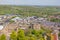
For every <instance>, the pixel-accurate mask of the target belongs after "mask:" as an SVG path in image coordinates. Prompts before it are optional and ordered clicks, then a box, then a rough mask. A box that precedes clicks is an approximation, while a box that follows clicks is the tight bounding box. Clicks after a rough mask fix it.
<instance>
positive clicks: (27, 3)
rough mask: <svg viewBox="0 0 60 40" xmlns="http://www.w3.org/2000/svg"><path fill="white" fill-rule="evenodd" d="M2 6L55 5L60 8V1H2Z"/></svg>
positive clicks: (0, 1) (0, 0)
mask: <svg viewBox="0 0 60 40" xmlns="http://www.w3.org/2000/svg"><path fill="white" fill-rule="evenodd" d="M0 5H52V6H53V5H54V6H60V0H0Z"/></svg>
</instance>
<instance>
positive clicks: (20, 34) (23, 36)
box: [17, 29, 26, 40]
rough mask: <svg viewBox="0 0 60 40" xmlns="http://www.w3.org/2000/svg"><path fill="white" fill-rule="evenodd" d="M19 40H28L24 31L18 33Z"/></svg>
mask: <svg viewBox="0 0 60 40" xmlns="http://www.w3.org/2000/svg"><path fill="white" fill-rule="evenodd" d="M17 40H26V38H25V34H24V30H21V29H20V30H18V33H17Z"/></svg>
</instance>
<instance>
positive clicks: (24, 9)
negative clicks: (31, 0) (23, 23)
mask: <svg viewBox="0 0 60 40" xmlns="http://www.w3.org/2000/svg"><path fill="white" fill-rule="evenodd" d="M12 13H13V14H20V15H23V16H28V15H29V16H44V15H47V16H49V15H54V14H60V7H53V6H51V7H49V6H2V5H0V15H1V14H12Z"/></svg>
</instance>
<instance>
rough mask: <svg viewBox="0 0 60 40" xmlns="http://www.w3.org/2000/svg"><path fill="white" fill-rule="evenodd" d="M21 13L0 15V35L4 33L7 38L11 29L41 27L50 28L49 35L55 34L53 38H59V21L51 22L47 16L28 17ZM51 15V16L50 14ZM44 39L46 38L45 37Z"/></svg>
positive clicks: (38, 28)
mask: <svg viewBox="0 0 60 40" xmlns="http://www.w3.org/2000/svg"><path fill="white" fill-rule="evenodd" d="M20 16H22V15H19V14H5V15H0V35H2V34H5V35H6V37H7V40H9V38H8V37H10V34H11V32H12V30H14V31H16V32H17V31H18V29H22V30H26V31H27V30H29V29H34V30H40V29H41V27H42V28H44V29H49V30H51V31H52V32H51V35H56V37H55V38H56V39H55V40H59V39H60V38H59V36H58V34H59V32H60V23H59V22H51V21H48V18H45V17H37V16H30V17H29V16H28V17H20ZM51 17H52V16H51ZM45 40H46V39H45Z"/></svg>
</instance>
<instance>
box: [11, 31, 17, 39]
mask: <svg viewBox="0 0 60 40" xmlns="http://www.w3.org/2000/svg"><path fill="white" fill-rule="evenodd" d="M10 39H11V40H17V34H16V32H15V31H13V32H12V33H11V34H10Z"/></svg>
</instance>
